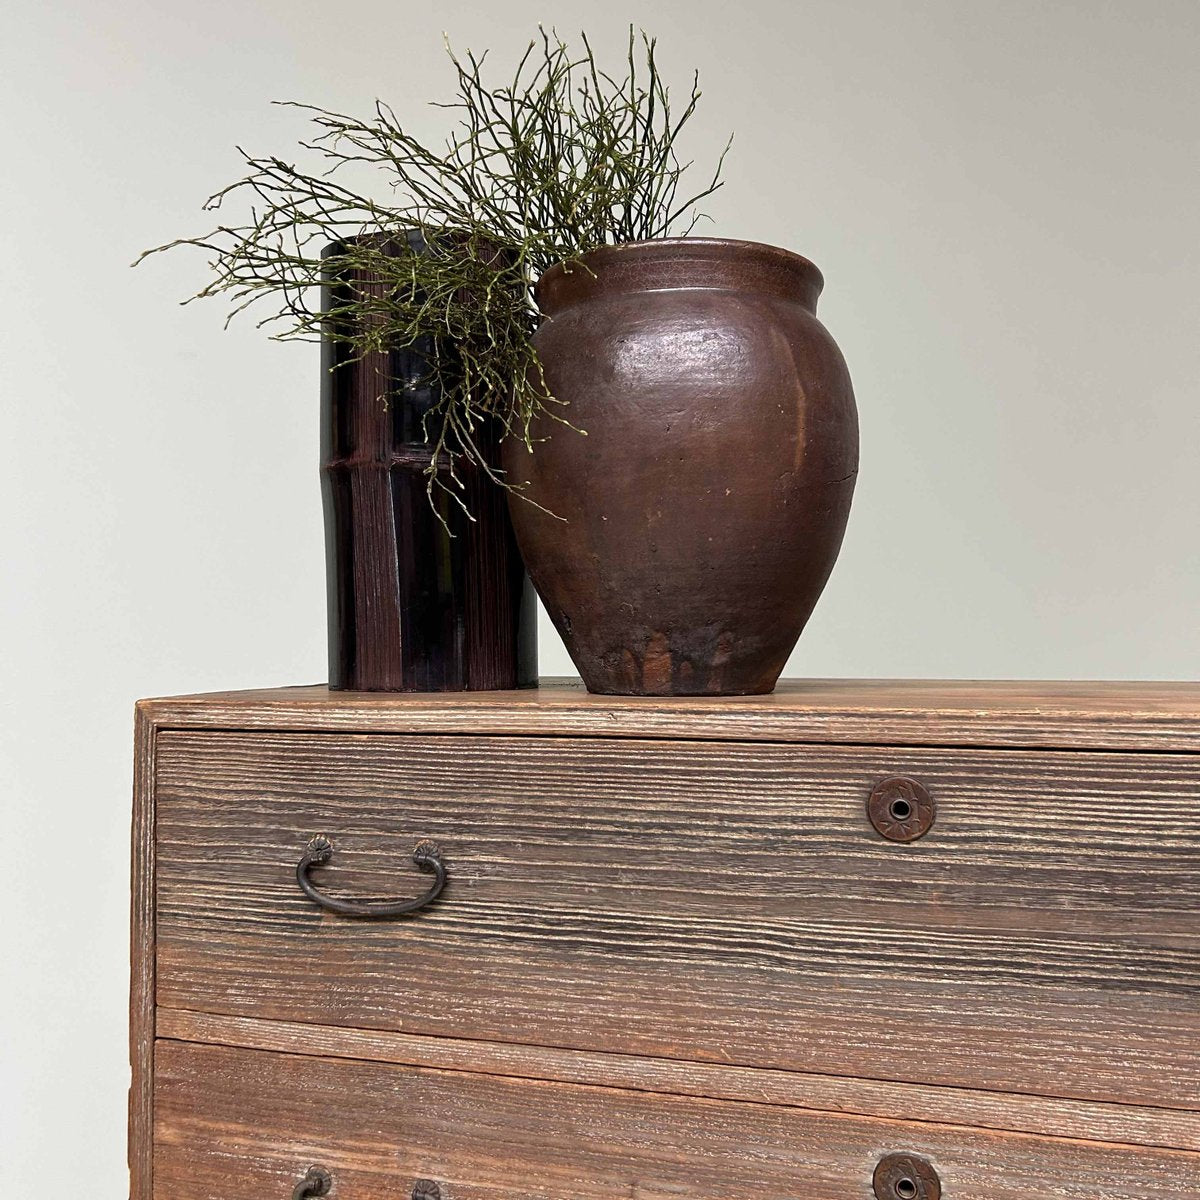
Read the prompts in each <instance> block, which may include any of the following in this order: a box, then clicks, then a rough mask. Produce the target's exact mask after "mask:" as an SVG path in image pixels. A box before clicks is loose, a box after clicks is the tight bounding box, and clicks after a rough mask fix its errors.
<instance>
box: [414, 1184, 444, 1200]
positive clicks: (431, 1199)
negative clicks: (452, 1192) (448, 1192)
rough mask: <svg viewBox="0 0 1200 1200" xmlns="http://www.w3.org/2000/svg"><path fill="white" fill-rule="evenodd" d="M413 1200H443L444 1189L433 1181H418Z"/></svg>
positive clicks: (415, 1185)
mask: <svg viewBox="0 0 1200 1200" xmlns="http://www.w3.org/2000/svg"><path fill="white" fill-rule="evenodd" d="M412 1200H442V1189H441V1188H440V1187H438V1185H437V1184H436V1183H434V1181H433V1180H432V1179H418V1180H417V1182H416V1183H414V1184H413V1190H412Z"/></svg>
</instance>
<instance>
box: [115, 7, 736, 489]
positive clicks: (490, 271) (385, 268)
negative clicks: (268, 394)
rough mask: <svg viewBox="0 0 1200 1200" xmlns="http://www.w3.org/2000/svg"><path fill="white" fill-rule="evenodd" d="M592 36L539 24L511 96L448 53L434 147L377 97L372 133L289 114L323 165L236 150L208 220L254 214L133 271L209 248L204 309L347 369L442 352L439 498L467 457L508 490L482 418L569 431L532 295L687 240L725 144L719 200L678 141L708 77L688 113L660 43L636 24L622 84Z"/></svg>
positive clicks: (471, 58) (305, 146)
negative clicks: (328, 343) (629, 250)
mask: <svg viewBox="0 0 1200 1200" xmlns="http://www.w3.org/2000/svg"><path fill="white" fill-rule="evenodd" d="M581 40H582V50H581V51H574V50H572V48H571V47H570V46H569V45H568V44H567V43H566V42H564V41H562V40H561V39H559V38H558V36H557V35H556V34H554V33H553V32H549V33H548V32H546V31H545V30H541V31H540V37H539V38H538V39H535V40H534V41H532V42H530V44H529V47H528V49H527V50H526V51H525V54H524V55H523V56H522V58H521V60H520V62H519V63H518V64H517V67H516V70H515V72H514V73H513V75H512V76H511V78H509V79H508V80H507V81H504V82H501V83H498V84H493V83H491V82H489V81H488V80H487V78H486V77H485V60H486V58H487V55H486V54H484V55H481V56H480V57H478V58H477V57H476V56H475V55H474V54H472V53H470V52H468V53H467V54H466V55H465V56H463V57H461V58H460V57H458V56H457V55H456V54H455V53H454V52H453V51H452V50H451V49H450V47H449V44H447V47H446V49H447V53H448V54H449V56H450V61H451V63H452V65H453V69H454V72H455V75H456V82H457V96H456V98H455V99H453V100H451V101H450V102H448V103H444V104H439V105H437V107H439V108H443V109H445V110H446V111H447V112H448V113H449V114H451V115H452V116H453V118H454V120H453V125H452V128H451V131H450V133H449V135H448V136H447V138H446V141H445V143H444V144H443V145H442V146H440V147H437V148H430V147H428V146H426V145H424V144H423V143H422V142H421V141H420V140H418V139H417V138H416V137H415V136H414V135H412V134H411V133H409V132H408V131H407V130H406V129H405V127H404V126H403V124H402V123H401V122H400V120H399V119H398V118H397V116H396V114H395V113H394V112H393V111H392V110H391V109H390V108H389V107H388V106H387V105H385V104H383V103H381V102H377V103H376V106H375V110H374V113H373V114H372V115H371V116H370V117H367V118H364V119H359V118H356V117H352V116H347V115H345V114H341V113H335V112H330V111H328V110H326V109H322V108H317V107H314V106H311V105H304V104H294V103H291V102H287V103H288V104H289V106H290V107H295V108H297V109H300V110H301V111H303V112H305V113H306V114H307V115H308V118H309V120H310V122H311V123H312V125H313V126H314V127H315V128H314V133H313V134H312V136H311V137H310V138H309V139H308V140H306V141H301V142H300V147H301V149H302V150H303V151H304V152H305V156H306V158H307V159H308V160H309V161H308V165H306V166H304V167H301V166H300V165H297V164H296V163H293V162H289V161H286V160H284V159H281V158H276V157H267V158H259V157H255V156H253V155H250V154H247V153H246V152H245V151H241V150H240V148H239V152H240V153H241V154H242V156H243V158H244V160H245V163H246V166H247V174H246V175H245V176H244V177H243V178H242V179H240V180H238V181H237V182H235V183H233V184H231V185H229V186H228V187H226V188H223V189H222V190H221V191H219V192H217V193H216V194H215V195H214V196H212V197H211V198H210V199H209V201H208V202H207V204H206V208H207V209H209V210H223V209H224V206H225V204H226V203H227V202H228V201H230V200H238V201H248V202H249V215H248V216H247V217H245V218H243V220H242V221H241V223H230V224H219V225H218V226H217V227H216V228H215V229H213V230H212V231H211V232H210V233H208V234H206V235H204V236H202V237H196V238H181V239H178V240H176V241H173V242H170V243H168V244H167V245H165V246H158V247H155V248H154V249H152V250H148V251H146V252H145V253H144V254H143V255H142V256H141V258H139V259H138V262H141V261H142V259H144V258H145V257H146V256H147V255H150V254H155V253H157V252H159V251H162V250H169V249H172V248H174V247H176V246H195V247H199V248H201V249H204V250H206V251H208V252H209V253H210V254H211V255H212V259H211V261H210V266H211V268H212V270H213V272H214V275H215V278H214V279H213V280H212V281H211V282H210V283H209V284H208V286H207V287H205V288H204V289H203V290H201V291H200V292H199V293H198V294H197V295H196V296H194V297H192V299H201V298H205V297H212V296H224V297H225V298H226V299H227V300H229V301H230V303H231V310H230V314H229V318H228V319H232V318H233V317H234V316H237V315H238V314H239V313H241V312H244V311H245V310H247V309H249V308H252V307H254V306H256V305H259V304H260V303H265V304H266V305H267V307H268V308H269V309H270V311H269V312H268V314H267V315H266V316H264V317H263V318H262V319H261V320H260V321H259V322H258V324H259V326H261V327H268V328H270V329H271V331H272V336H274V337H276V338H277V339H280V340H293V339H299V340H316V339H319V338H321V337H322V336H324V337H332V338H335V339H337V340H340V341H342V342H344V343H346V344H347V345H348V348H349V351H350V353H349V355H343V356H342V359H343V361H345V360H346V359H347V358H348V359H349V360H351V361H353V360H356V359H358V358H361V357H362V356H364V355H368V354H371V353H373V352H377V351H384V350H388V349H395V348H400V347H407V346H412V345H415V344H420V345H421V346H423V347H429V352H428V357H429V361H430V368H431V373H432V374H433V375H436V377H437V379H438V382H439V385H440V386H439V390H438V393H437V394H438V400H437V403H436V404H435V406H434V407H433V408H432V409H431V410H430V411H429V412H428V413H427V414H426V417H425V421H426V430H425V432H426V437H427V439H428V440H429V442H430V443H431V463H430V467H429V472H428V478H429V487H430V488H431V489H432V488H433V487H434V486H435V484H436V483H437V482H438V474H437V463H438V462H439V461H442V462H444V461H445V460H446V458H447V457H448V458H449V460H450V462H451V476H450V477H451V479H452V481H453V482H455V483H457V482H458V477H457V476H456V475H455V474H454V468H453V464H454V463H455V461H456V460H459V459H461V458H467V459H470V460H472V461H474V462H475V463H477V464H478V465H479V466H481V467H482V469H484V470H485V471H487V473H488V474H489V475H490V476H491V477H492V478H493V479H495V480H496V482H498V483H502V484H504V486H509V485H508V484H507V483H506V482H505V481H504V480H503V479H502V478H501V477H500V474H499V472H498V470H497V469H496V467H495V465H494V464H493V463H492V462H491V461H489V458H488V455H487V454H486V453H485V452H484V450H483V449H482V444H481V438H480V436H479V433H480V426H481V423H483V422H487V421H498V422H499V423H500V425H501V426H502V428H503V432H504V433H505V434H512V435H515V436H519V437H521V438H522V439H524V440H525V442H526V443H527V444H529V443H530V441H531V438H532V434H531V425H532V423H533V421H534V420H535V418H537V417H538V416H540V415H549V416H551V417H553V418H554V419H555V420H557V421H559V422H562V423H564V424H568V423H569V422H567V421H566V418H565V416H564V414H563V413H562V411H561V409H562V406H561V404H560V403H559V402H558V401H557V400H556V399H555V398H554V397H553V396H551V395H550V393H549V390H548V388H547V387H546V382H545V379H544V376H543V374H542V369H541V364H540V363H539V362H538V358H537V354H536V352H535V351H534V349H533V345H532V342H531V338H532V336H533V333H534V331H535V330H536V328H537V325H538V321H539V319H540V315H539V313H538V311H537V307H536V304H535V302H534V299H533V285H534V283H536V281H537V279H538V277H539V276H540V275H541V274H542V273H543V272H544V271H545V270H547V269H548V268H549V267H551V266H553V265H554V264H555V263H558V262H561V261H568V262H569V261H571V260H575V259H578V258H580V257H581V256H582V255H584V254H586V253H588V251H590V250H594V249H595V248H597V247H598V246H602V245H605V244H610V243H619V242H629V241H638V240H642V239H648V238H659V237H665V236H668V235H670V234H686V233H688V232H690V231H691V230H692V229H693V228H694V227H695V225H696V223H697V221H698V220H700V219H701V214H700V213H699V211H698V209H697V205H698V204H699V202H700V201H702V200H703V199H704V198H705V197H707V196H709V195H711V194H712V193H713V192H714V191H716V190H717V189H718V188H719V187H720V186H721V181H720V173H721V167H722V165H723V163H724V159H725V153H726V152H727V151H728V149H729V146H728V144H727V145H726V147H725V150H724V151H723V152H722V153H721V155H720V157H719V159H718V160H717V163H716V167H715V169H714V171H713V174H712V176H711V177H710V179H709V181H708V183H707V184H706V185H705V186H704V187H702V188H701V189H700V190H698V191H696V192H694V193H690V194H689V193H686V192H684V191H683V190H682V183H683V178H684V175H685V173H686V172H687V170H688V167H689V166H690V165H691V164H690V163H688V162H685V161H683V160H682V159H681V158H680V156H679V154H678V152H677V145H678V141H679V137H680V134H681V132H682V130H683V129H684V127H685V126H686V125H687V124H688V122H689V121H690V120H691V118H692V117H693V115H694V113H695V111H696V105H697V103H698V101H699V99H700V90H699V86H698V83H699V81H698V78H697V77H696V76H693V79H692V84H691V88H690V91H689V93H688V97H687V100H686V102H685V103H684V105H683V107H682V109H676V108H674V107H673V106H672V99H671V94H670V89H669V88H668V86H667V85H666V83H665V82H664V81H663V78H662V76H661V74H660V72H659V67H658V62H657V57H656V43H655V41H654V39H652V38H649V37H647V36H646V35H645V34H644V33H643V34H637V33H635V31H634V30H633V29H632V28H631V29H630V32H629V42H628V50H627V55H626V59H625V62H624V64H623V67H622V70H621V72H620V73H618V74H616V75H614V74H610V73H609V72H606V71H604V70H602V69H601V68H600V66H599V64H598V63H597V60H596V56H595V54H594V53H593V50H592V47H591V44H590V43H589V41H588V39H587V37H586V35H583V36H582V38H581ZM362 164H366V165H368V166H370V167H372V168H378V169H379V171H380V172H381V175H380V178H381V180H382V182H383V183H385V184H386V185H387V186H386V189H385V191H384V195H383V198H376V197H372V196H367V195H364V194H362V192H360V191H358V190H356V189H355V188H354V187H351V186H349V185H347V184H346V183H344V182H343V180H344V179H345V178H346V175H347V173H348V172H349V171H351V170H353V171H357V170H359V169H360V167H361V165H362ZM408 230H416V231H419V232H420V234H421V235H422V237H423V239H424V241H425V243H426V246H427V249H426V251H425V252H423V253H417V252H412V251H409V250H408V249H407V247H408V241H407V236H406V231H408ZM330 243H335V244H334V245H332V246H330V245H329V244H330ZM331 278H333V279H338V280H340V281H342V283H341V284H340V285H339V287H338V288H337V291H336V294H337V297H338V299H337V301H336V302H335V304H334V306H333V307H332V308H331V309H329V310H326V311H322V307H321V298H320V297H321V286H322V284H323V283H327V282H328V281H329V280H330V279H331ZM353 280H361V281H366V282H363V283H361V284H359V285H356V284H354V283H353V282H350V283H348V284H347V283H346V281H353ZM185 303H188V301H185Z"/></svg>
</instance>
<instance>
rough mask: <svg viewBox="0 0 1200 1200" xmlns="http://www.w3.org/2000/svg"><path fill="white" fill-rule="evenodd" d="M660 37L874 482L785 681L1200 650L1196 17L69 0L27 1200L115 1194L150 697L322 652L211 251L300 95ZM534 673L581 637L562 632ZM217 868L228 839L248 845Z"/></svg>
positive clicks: (18, 244) (24, 356)
mask: <svg viewBox="0 0 1200 1200" xmlns="http://www.w3.org/2000/svg"><path fill="white" fill-rule="evenodd" d="M539 20H545V21H547V22H554V23H556V24H557V26H558V28H559V29H560V31H562V32H564V33H571V34H573V33H575V32H576V31H577V30H578V29H579V28H580V27H581V26H585V27H586V28H587V29H588V30H589V32H590V33H591V34H592V35H593V37H594V40H595V42H596V44H597V45H598V47H599V48H600V49H601V50H602V51H609V52H611V51H619V49H620V48H621V44H622V41H623V37H624V29H625V27H626V26H627V24H628V23H629V22H635V23H637V24H638V25H640V26H643V27H645V28H646V29H647V30H649V31H651V32H654V33H656V34H657V35H658V36H659V37H660V39H661V48H662V58H663V63H664V66H665V67H666V68H667V69H668V71H669V72H670V73H671V74H672V75H674V76H677V77H678V78H679V80H680V82H681V83H683V82H685V75H686V73H687V72H688V71H689V70H690V68H691V67H693V66H696V67H699V68H700V71H701V80H702V84H703V87H704V91H705V97H704V100H703V102H702V108H701V113H700V116H699V118H698V135H699V136H698V137H697V139H696V140H695V145H696V148H697V149H698V150H699V151H700V152H701V153H710V152H711V151H712V150H714V149H715V148H716V147H717V145H718V143H719V142H720V141H722V140H723V138H724V136H725V134H726V133H727V132H728V131H729V130H733V131H735V132H736V140H735V143H734V149H733V152H732V154H731V155H730V158H729V160H728V168H727V178H728V181H729V182H728V184H727V186H726V188H725V190H724V191H723V192H721V193H720V194H719V195H718V196H717V197H716V198H714V200H713V201H712V202H711V203H710V204H709V206H708V208H709V211H710V212H711V213H712V215H713V217H714V222H713V224H712V225H711V226H710V227H709V228H710V229H711V231H712V232H713V233H716V234H720V235H723V236H729V237H741V238H750V239H757V240H762V241H767V242H774V243H778V244H779V245H782V246H786V247H789V248H791V249H794V250H797V251H799V252H801V253H803V254H805V255H808V256H809V257H811V258H812V259H814V260H815V261H816V262H817V264H818V265H819V266H820V267H821V268H822V270H823V271H824V273H825V276H826V281H827V283H826V291H825V296H824V298H823V299H822V302H821V308H820V315H821V317H822V318H823V320H824V321H825V323H826V324H827V326H828V327H829V329H830V330H831V332H832V333H833V334H834V336H835V337H836V338H837V340H838V341H839V343H840V344H841V347H842V349H843V351H844V353H845V355H846V358H847V360H848V362H849V365H850V370H851V373H852V375H853V378H854V383H855V389H856V392H857V395H858V401H859V409H860V414H861V420H862V431H863V437H862V447H863V449H862V473H861V477H860V482H859V486H858V494H857V497H856V500H855V507H854V512H853V514H852V516H851V521H850V528H849V532H848V534H847V538H846V543H845V548H844V551H843V553H842V557H841V561H840V563H839V565H838V567H837V569H836V571H835V573H834V576H833V579H832V581H831V583H830V585H829V588H828V590H827V592H826V594H825V597H824V599H823V600H822V602H821V604H820V605H819V606H818V609H817V612H816V615H815V617H814V618H813V621H812V624H811V626H810V627H809V629H808V630H807V632H806V633H805V634H804V636H803V638H802V639H801V642H800V645H799V647H798V648H797V650H796V653H795V655H794V656H793V658H792V660H791V663H790V666H789V673H790V674H794V675H850V676H908V675H914V676H953V677H971V676H974V677H1002V676H1017V677H1021V676H1024V677H1081V678H1105V677H1110V678H1137V677H1150V678H1188V677H1192V678H1194V677H1196V676H1197V673H1198V672H1200V643H1198V639H1197V611H1198V609H1200V562H1198V561H1197V554H1196V542H1197V529H1198V524H1200V520H1198V519H1200V478H1198V454H1197V445H1198V443H1200V415H1198V413H1200V408H1198V404H1197V400H1198V389H1197V375H1198V370H1197V368H1198V367H1200V353H1198V344H1197V332H1198V328H1200V283H1198V281H1200V238H1198V233H1200V218H1198V215H1197V214H1198V212H1200V153H1198V151H1200V139H1198V132H1200V116H1198V114H1200V72H1198V71H1197V62H1198V61H1200V6H1197V5H1196V4H1195V3H1194V2H1193V0H1178V2H1176V0H1124V2H1112V0H1073V2H1071V0H1010V2H1006V3H990V2H964V0H778V2H774V3H772V2H769V0H742V2H740V3H737V4H730V3H728V2H726V0H655V2H650V0H647V2H645V3H642V4H638V5H629V4H624V3H617V4H605V5H602V6H597V5H594V4H588V3H578V2H576V0H558V2H557V3H554V4H541V5H537V4H531V3H526V2H524V0H506V2H501V0H489V2H488V3H482V2H480V3H476V4H467V3H462V2H460V0H444V2H442V3H439V4H436V5H416V4H403V3H382V2H369V3H355V2H353V0H348V2H344V3H340V4H329V3H320V4H318V3H316V2H315V0H206V2H205V3H196V2H194V0H189V2H188V3H183V2H181V0H155V2H151V0H87V2H86V3H85V2H83V0H76V2H74V3H41V4H33V3H16V2H12V0H10V3H8V4H6V5H5V12H4V20H3V27H4V37H3V40H2V44H0V101H2V104H0V112H2V113H3V133H2V135H0V137H2V139H3V140H2V144H0V191H2V195H3V209H2V213H3V221H2V223H0V241H2V247H3V288H2V289H0V399H2V403H3V408H2V410H0V411H2V414H3V422H4V424H3V438H2V439H0V455H2V456H3V457H2V464H0V514H2V515H0V536H2V539H3V541H2V546H0V550H2V556H0V613H2V615H3V650H2V651H0V663H2V664H3V684H4V686H3V689H2V690H0V697H2V699H3V705H4V709H3V714H2V720H0V799H2V803H3V843H2V846H3V849H2V851H0V853H2V856H3V874H2V875H0V887H2V888H3V892H4V897H5V901H4V910H3V917H2V919H0V920H2V929H3V935H2V936H3V946H2V947H0V962H2V963H3V972H4V977H3V981H2V982H3V986H2V987H0V1030H2V1031H3V1032H2V1034H0V1037H2V1039H3V1042H2V1048H0V1054H2V1057H0V1105H2V1111H0V1152H2V1159H3V1174H4V1184H5V1187H6V1190H7V1191H8V1192H9V1193H11V1194H12V1195H14V1196H16V1195H20V1196H31V1197H32V1196H65V1195H68V1194H82V1193H83V1190H86V1193H87V1195H89V1196H95V1197H102V1198H109V1197H111V1198H116V1197H120V1196H123V1195H124V1194H125V1186H126V1184H125V1149H124V1138H125V1089H126V1085H127V1068H126V1045H125V990H126V977H127V976H126V972H127V965H126V964H127V933H126V929H127V904H128V900H127V867H128V850H127V844H128V823H129V788H130V753H131V751H130V735H131V712H132V705H133V701H134V699H135V698H136V697H138V696H141V695H153V694H164V693H172V692H183V691H195V690H204V689H216V688H229V687H243V686H265V685H275V684H287V683H298V682H314V681H318V680H322V679H323V678H324V677H325V646H324V638H325V623H324V587H323V557H322V546H321V536H322V534H321V526H320V505H319V496H318V484H317V469H316V461H317V388H318V366H317V359H316V356H315V353H314V352H313V351H312V349H311V348H308V347H296V346H280V345H276V344H273V343H271V342H269V341H267V340H265V339H264V337H263V336H262V335H261V334H259V333H257V332H256V331H255V330H254V329H253V328H252V323H251V322H246V323H244V324H242V325H239V326H235V327H234V328H233V329H232V330H231V331H230V332H222V330H221V318H222V315H223V314H222V312H221V311H220V310H219V309H218V308H217V307H216V306H214V305H211V304H210V305H208V306H203V305H195V306H192V307H189V308H179V307H178V306H177V305H176V301H177V300H179V299H181V298H183V297H184V296H186V295H188V294H190V293H191V292H194V291H195V290H197V288H198V287H199V286H201V285H202V283H203V282H205V274H204V263H203V257H202V256H200V255H188V254H185V253H181V254H179V255H178V256H168V257H163V258H161V259H159V260H157V261H154V262H152V263H150V264H148V265H146V266H144V267H142V268H140V269H139V270H138V271H136V272H133V271H130V270H129V269H128V263H129V262H130V260H131V259H132V258H133V257H134V256H135V254H136V253H137V252H138V251H139V250H140V249H142V248H143V247H145V246H148V245H153V244H157V243H159V242H162V241H165V240H168V239H170V238H172V237H175V236H179V235H180V234H184V233H197V232H201V231H203V230H204V228H205V227H206V218H205V217H204V215H203V214H202V213H201V212H200V211H199V205H200V203H201V201H202V200H203V199H204V197H206V196H207V195H208V194H209V193H210V192H211V191H213V190H215V188H217V187H218V186H220V185H222V184H224V183H226V182H228V181H230V180H232V179H233V178H234V177H235V175H236V174H237V173H238V166H239V164H238V159H237V157H236V155H235V152H234V145H235V144H237V143H240V144H242V145H244V146H245V147H246V148H247V149H250V150H253V151H257V152H276V153H280V154H283V155H285V156H286V155H288V154H289V153H290V147H291V146H292V145H293V144H294V142H295V140H296V138H297V137H298V136H299V135H300V134H302V133H303V128H302V124H301V122H300V121H299V119H298V117H297V115H296V114H295V113H294V112H290V111H288V110H286V109H280V108H272V107H271V106H270V104H269V101H271V100H273V99H296V100H305V101H311V102H315V103H319V104H322V105H325V106H328V107H332V108H339V109H342V110H343V111H352V112H362V111H365V110H366V109H367V107H368V106H369V105H370V104H371V103H372V102H373V101H374V99H375V98H376V97H377V96H378V97H383V98H385V99H387V100H388V101H390V102H391V104H392V105H393V106H394V107H395V108H396V110H397V111H398V112H399V113H400V114H401V115H402V116H403V117H404V118H405V119H407V120H410V121H411V123H412V125H413V127H414V128H415V129H417V130H418V131H420V132H422V133H424V134H426V135H429V136H433V135H435V134H436V133H437V132H438V130H439V129H440V128H442V125H443V122H444V118H443V116H442V115H441V114H439V113H438V112H437V111H436V110H434V109H430V108H428V107H426V106H425V102H426V101H427V100H431V99H439V98H445V97H447V96H448V94H449V89H450V76H449V72H448V68H447V62H446V60H445V58H444V56H443V51H442V42H441V35H442V31H443V30H446V31H447V32H448V33H449V35H450V37H451V39H452V40H453V42H454V43H455V45H456V46H458V47H460V48H466V47H468V46H470V47H473V48H476V49H483V48H486V47H491V48H492V49H493V52H494V54H495V56H496V59H497V61H498V62H499V63H500V64H508V63H511V62H512V61H513V60H514V56H515V55H516V54H517V53H518V51H519V50H520V49H521V48H523V46H524V44H525V43H526V42H527V41H528V39H529V38H530V36H532V35H533V34H534V32H535V31H536V25H537V22H538V21H539ZM543 637H544V640H543V649H542V669H543V672H544V673H547V674H554V673H565V672H568V671H569V670H570V666H569V662H568V660H567V658H566V656H565V654H564V653H563V651H562V648H561V646H560V645H559V644H558V642H557V641H556V640H555V639H554V638H553V637H552V636H551V634H550V632H549V629H548V627H547V626H546V625H545V623H544V622H543ZM214 869H219V864H214Z"/></svg>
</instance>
